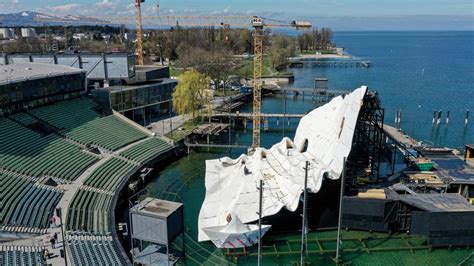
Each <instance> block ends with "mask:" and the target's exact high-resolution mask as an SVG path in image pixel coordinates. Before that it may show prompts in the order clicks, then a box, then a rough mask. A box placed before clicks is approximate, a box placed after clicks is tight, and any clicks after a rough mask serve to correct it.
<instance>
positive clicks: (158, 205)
mask: <svg viewBox="0 0 474 266" xmlns="http://www.w3.org/2000/svg"><path fill="white" fill-rule="evenodd" d="M182 206H183V204H182V203H178V202H174V201H167V200H162V199H155V198H146V199H144V200H143V201H141V202H140V203H139V204H137V205H135V206H134V207H133V208H132V212H135V213H137V212H138V213H143V214H150V215H153V216H158V217H160V218H166V217H168V216H170V215H171V214H173V213H174V212H175V211H176V210H178V209H179V208H181V207H182Z"/></svg>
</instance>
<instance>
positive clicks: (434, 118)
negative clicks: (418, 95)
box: [431, 111, 436, 125]
mask: <svg viewBox="0 0 474 266" xmlns="http://www.w3.org/2000/svg"><path fill="white" fill-rule="evenodd" d="M435 120H436V111H433V120H432V121H431V125H434V123H435Z"/></svg>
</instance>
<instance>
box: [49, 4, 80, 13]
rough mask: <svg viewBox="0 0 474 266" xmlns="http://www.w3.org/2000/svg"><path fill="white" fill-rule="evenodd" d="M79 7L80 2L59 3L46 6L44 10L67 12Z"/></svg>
mask: <svg viewBox="0 0 474 266" xmlns="http://www.w3.org/2000/svg"><path fill="white" fill-rule="evenodd" d="M79 7H81V5H80V4H77V3H71V4H65V5H59V6H48V7H46V8H45V10H47V11H50V12H55V13H67V12H71V11H72V10H75V9H77V8H79Z"/></svg>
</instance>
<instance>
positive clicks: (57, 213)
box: [56, 207, 67, 266]
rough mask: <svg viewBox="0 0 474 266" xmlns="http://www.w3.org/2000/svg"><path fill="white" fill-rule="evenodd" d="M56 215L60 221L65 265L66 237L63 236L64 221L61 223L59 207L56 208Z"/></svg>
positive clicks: (61, 217)
mask: <svg viewBox="0 0 474 266" xmlns="http://www.w3.org/2000/svg"><path fill="white" fill-rule="evenodd" d="M56 215H57V216H58V217H59V220H60V221H61V237H62V239H63V251H64V253H63V254H64V265H66V266H67V256H66V237H65V236H64V223H63V215H62V209H61V207H59V208H56Z"/></svg>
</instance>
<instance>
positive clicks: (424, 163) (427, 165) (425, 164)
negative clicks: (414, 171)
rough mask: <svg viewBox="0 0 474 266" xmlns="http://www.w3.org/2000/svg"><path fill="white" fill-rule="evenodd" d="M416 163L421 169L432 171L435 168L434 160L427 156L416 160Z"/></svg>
mask: <svg viewBox="0 0 474 266" xmlns="http://www.w3.org/2000/svg"><path fill="white" fill-rule="evenodd" d="M415 165H416V167H417V168H418V169H419V170H420V171H431V169H432V168H433V162H432V161H431V160H429V159H427V158H420V159H418V160H416V162H415Z"/></svg>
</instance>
